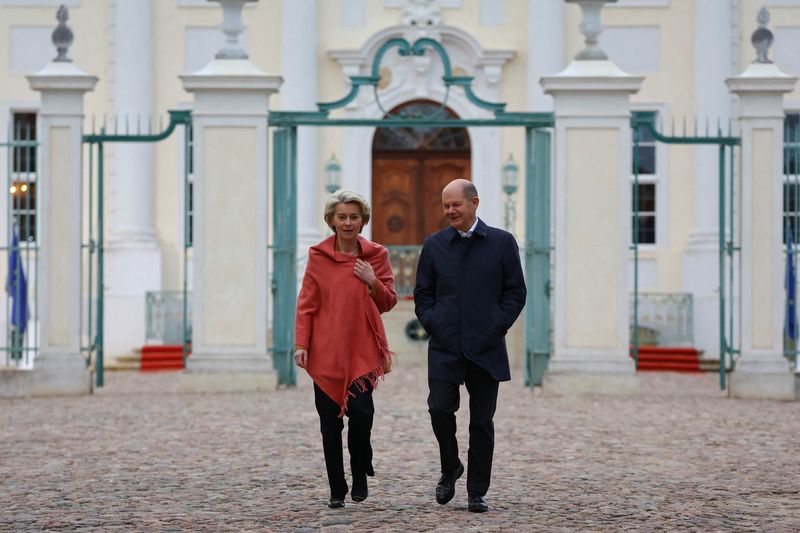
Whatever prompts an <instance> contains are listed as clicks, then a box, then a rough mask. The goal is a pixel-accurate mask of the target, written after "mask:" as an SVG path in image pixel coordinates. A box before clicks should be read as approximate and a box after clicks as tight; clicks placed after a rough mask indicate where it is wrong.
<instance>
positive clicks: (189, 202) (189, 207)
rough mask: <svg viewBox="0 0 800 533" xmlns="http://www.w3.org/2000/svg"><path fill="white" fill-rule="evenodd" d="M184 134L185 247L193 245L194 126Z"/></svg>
mask: <svg viewBox="0 0 800 533" xmlns="http://www.w3.org/2000/svg"><path fill="white" fill-rule="evenodd" d="M186 134H187V135H188V136H189V142H188V150H189V155H188V161H187V162H186V165H187V166H188V172H187V178H188V179H187V181H188V183H187V188H186V195H187V196H188V198H187V199H186V203H185V204H184V205H185V207H184V209H186V214H185V218H184V220H185V221H186V225H187V226H188V228H187V232H186V235H187V237H186V245H187V246H192V244H193V243H194V126H191V125H190V126H189V127H188V128H187V129H186Z"/></svg>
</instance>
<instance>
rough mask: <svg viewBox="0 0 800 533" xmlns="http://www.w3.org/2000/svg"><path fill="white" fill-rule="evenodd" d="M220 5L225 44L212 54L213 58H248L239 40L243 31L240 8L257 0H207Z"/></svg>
mask: <svg viewBox="0 0 800 533" xmlns="http://www.w3.org/2000/svg"><path fill="white" fill-rule="evenodd" d="M208 1H209V2H219V3H220V4H221V5H222V24H221V25H220V29H221V30H222V33H224V34H225V46H223V47H222V48H220V50H219V51H218V52H217V53H216V54H215V55H214V58H215V59H248V55H247V51H246V50H245V49H244V48H243V47H242V44H241V42H240V41H239V38H240V36H241V35H242V32H243V31H244V23H243V22H242V8H243V7H244V5H245V4H247V3H251V2H258V0H208Z"/></svg>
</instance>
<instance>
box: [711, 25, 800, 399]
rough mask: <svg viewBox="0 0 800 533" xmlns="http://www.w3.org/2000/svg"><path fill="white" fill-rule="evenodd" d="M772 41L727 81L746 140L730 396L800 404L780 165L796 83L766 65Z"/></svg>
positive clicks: (765, 31)
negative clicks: (738, 319) (790, 340)
mask: <svg viewBox="0 0 800 533" xmlns="http://www.w3.org/2000/svg"><path fill="white" fill-rule="evenodd" d="M762 17H763V18H762ZM768 20H769V17H768V14H767V13H766V10H762V12H761V13H760V14H759V22H762V29H760V30H756V33H754V34H753V42H754V43H757V42H758V40H759V39H758V38H757V37H764V36H765V34H769V38H768V39H767V41H769V43H771V32H769V30H767V29H766V27H765V26H766V22H767V21H768ZM759 32H761V33H759ZM762 41H763V39H762ZM769 43H765V44H766V46H765V47H763V49H760V50H759V51H760V52H763V56H762V54H761V53H759V58H758V59H757V60H756V61H755V62H754V63H752V64H751V65H750V66H749V67H748V68H747V70H745V71H744V72H743V73H741V74H740V75H738V76H735V77H732V78H728V79H727V80H726V83H727V85H728V88H729V89H730V91H731V93H733V94H735V95H736V96H737V97H738V100H739V102H738V104H739V109H738V115H739V117H738V118H739V124H740V127H741V137H742V148H741V183H742V193H741V203H742V211H741V213H742V214H741V216H742V223H741V228H742V238H741V239H742V243H741V244H742V257H741V265H742V272H741V278H742V290H741V294H742V296H741V301H742V304H741V305H742V335H741V338H742V347H741V350H742V353H741V357H740V358H739V359H738V361H737V362H736V367H735V370H734V372H733V373H732V375H731V394H732V395H733V396H735V397H739V398H770V399H784V400H785V399H800V398H798V396H797V394H798V391H797V388H796V386H795V375H794V372H793V369H792V368H791V365H790V363H789V362H788V360H787V359H786V358H785V357H784V356H783V324H784V313H785V302H786V300H785V298H786V296H785V291H784V272H785V262H784V261H785V257H786V252H785V247H784V245H783V242H782V236H783V227H782V224H783V186H782V184H783V168H782V165H781V161H783V142H784V138H783V136H784V125H783V124H784V109H783V96H784V94H786V93H789V92H791V91H792V90H794V87H795V84H796V82H797V78H795V77H791V76H788V75H786V74H784V73H783V72H781V71H780V69H778V67H777V66H776V65H775V64H774V63H771V62H768V61H769V60H768V59H767V58H766V50H767V48H768V47H769ZM757 48H760V47H758V45H757Z"/></svg>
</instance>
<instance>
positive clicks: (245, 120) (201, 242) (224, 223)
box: [181, 0, 281, 391]
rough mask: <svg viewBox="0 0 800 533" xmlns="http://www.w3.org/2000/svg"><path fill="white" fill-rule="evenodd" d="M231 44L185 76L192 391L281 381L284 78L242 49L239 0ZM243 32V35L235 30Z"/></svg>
mask: <svg viewBox="0 0 800 533" xmlns="http://www.w3.org/2000/svg"><path fill="white" fill-rule="evenodd" d="M220 3H221V4H222V5H223V9H224V10H225V20H226V24H225V30H226V35H228V38H229V39H228V43H227V46H226V48H225V49H223V50H221V51H220V52H219V53H218V54H217V57H216V58H215V59H214V60H212V61H211V62H210V63H209V64H208V65H207V66H206V67H205V68H203V69H202V70H200V71H198V72H195V73H193V74H188V75H184V76H181V80H182V82H183V86H184V88H185V89H186V90H187V91H189V92H191V93H193V95H194V111H193V125H194V132H195V137H194V139H195V145H194V146H195V162H194V179H195V182H194V183H195V185H194V194H195V199H194V207H195V211H194V217H195V218H194V224H195V226H194V227H195V233H194V244H193V253H194V265H195V267H194V295H193V306H194V307H193V322H192V355H191V357H190V358H189V360H188V363H187V372H186V373H184V375H183V377H182V380H183V388H184V389H186V390H201V391H209V390H264V389H271V388H274V387H275V383H276V380H275V373H274V371H273V369H272V362H271V359H270V357H269V355H268V353H267V309H268V306H269V299H270V295H269V287H268V283H267V236H268V220H269V218H268V203H267V202H268V177H269V172H268V152H267V148H268V144H267V143H268V136H267V133H268V132H267V115H268V112H269V97H270V95H271V94H273V93H275V92H277V90H278V88H279V87H280V84H281V78H280V77H279V76H271V75H267V74H265V73H264V72H262V71H261V70H259V69H258V68H256V66H255V65H253V63H252V62H250V60H249V59H247V55H246V53H245V52H244V51H243V50H241V48H239V45H238V35H239V33H241V28H242V26H241V9H242V6H243V4H244V2H243V1H241V0H220ZM237 30H238V31H237Z"/></svg>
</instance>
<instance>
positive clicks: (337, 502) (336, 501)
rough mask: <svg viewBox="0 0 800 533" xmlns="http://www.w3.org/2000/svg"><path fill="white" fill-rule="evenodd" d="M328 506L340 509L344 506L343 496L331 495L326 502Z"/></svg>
mask: <svg viewBox="0 0 800 533" xmlns="http://www.w3.org/2000/svg"><path fill="white" fill-rule="evenodd" d="M328 507H330V508H331V509H341V508H342V507H344V498H334V497H333V496H331V499H330V501H329V502H328Z"/></svg>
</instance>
